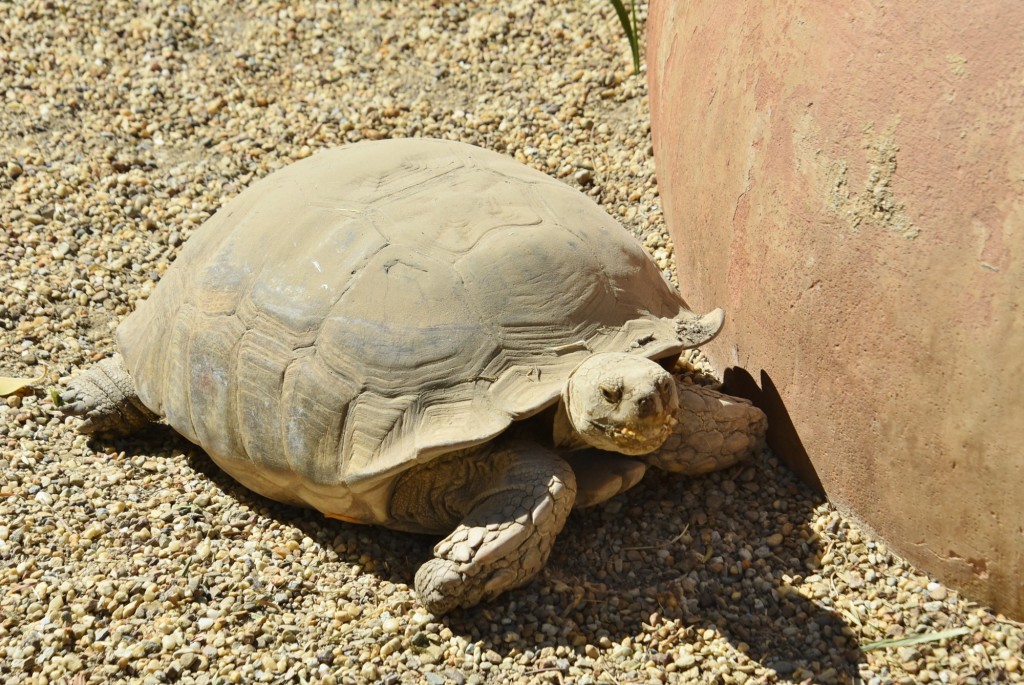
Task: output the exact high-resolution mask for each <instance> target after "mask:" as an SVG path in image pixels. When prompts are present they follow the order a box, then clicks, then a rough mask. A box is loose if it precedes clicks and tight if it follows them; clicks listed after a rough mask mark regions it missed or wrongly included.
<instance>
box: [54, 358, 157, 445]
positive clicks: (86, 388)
mask: <svg viewBox="0 0 1024 685" xmlns="http://www.w3.org/2000/svg"><path fill="white" fill-rule="evenodd" d="M60 399H61V402H62V406H61V411H62V412H64V415H65V416H77V417H79V418H81V419H82V425H81V426H80V427H79V429H78V430H79V431H81V432H82V433H99V434H104V435H124V434H127V433H131V432H132V431H135V430H138V429H140V428H142V427H144V426H145V425H147V424H149V423H150V422H152V421H155V420H156V419H157V418H158V417H157V416H156V414H154V413H153V412H151V411H150V410H149V409H147V408H146V406H145V405H144V404H142V400H140V399H139V396H138V395H137V394H136V392H135V384H134V383H133V382H132V378H131V376H129V375H128V370H127V369H125V367H124V362H123V361H122V360H121V355H119V354H115V355H114V356H113V357H111V358H109V359H104V360H103V361H101V362H99V363H98V364H96V365H95V366H93V367H92V368H90V369H89V370H87V371H86V372H85V373H83V374H81V375H80V376H78V377H77V378H75V379H73V380H72V381H71V383H69V384H68V389H67V390H65V391H64V392H63V393H61V395H60Z"/></svg>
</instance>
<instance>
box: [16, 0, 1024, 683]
mask: <svg viewBox="0 0 1024 685" xmlns="http://www.w3.org/2000/svg"><path fill="white" fill-rule="evenodd" d="M338 5H341V6H340V7H339V6H338ZM2 6H3V10H2V13H0V14H2V21H3V28H2V31H0V92H2V94H3V101H2V106H3V116H2V117H0V124H2V130H0V223H2V225H3V228H4V231H3V234H2V235H0V260H2V261H0V297H2V299H0V374H2V375H8V376H29V377H31V376H35V375H36V374H37V372H38V371H39V370H40V369H41V368H44V369H46V372H47V374H48V376H47V380H46V381H45V382H40V383H39V384H38V385H37V389H36V390H34V391H28V392H23V393H21V394H18V395H13V396H10V397H7V398H4V399H2V400H0V446H2V447H3V449H2V451H0V583H2V585H0V587H2V588H3V592H2V597H0V679H2V680H4V681H5V682H11V683H21V682H26V683H61V682H64V683H75V684H76V685H81V684H83V683H111V682H143V683H163V682H180V683H224V682H228V683H247V682H321V683H335V682H337V683H364V682H366V683H370V682H381V683H391V684H394V683H430V684H431V685H439V684H441V683H511V682H526V683H577V684H578V685H585V684H586V683H627V682H645V683H647V682H654V683H657V682H680V683H689V682H695V683H763V682H767V683H772V682H794V683H808V682H817V683H853V682H865V683H872V684H880V683H893V682H897V683H917V682H920V683H927V682H942V683H994V682H1021V681H1022V680H1024V674H1022V666H1021V660H1022V652H1021V642H1022V638H1024V631H1022V629H1021V626H1020V625H1018V624H1014V623H1012V622H1010V621H1007V620H1005V619H1004V618H1003V617H1001V616H997V615H994V614H992V613H991V612H989V611H987V610H986V609H984V608H982V607H979V606H977V605H974V604H972V603H970V602H968V601H966V600H964V599H963V598H961V597H960V596H958V595H957V594H956V593H955V592H953V591H951V590H948V589H947V588H945V587H943V586H942V585H940V584H938V583H935V582H932V581H931V580H930V579H929V578H928V577H927V576H925V575H923V574H921V573H919V572H918V571H916V570H915V569H913V568H911V567H910V566H909V565H907V564H906V563H905V562H903V561H902V560H900V559H899V558H898V557H896V556H895V555H894V554H892V553H891V552H890V551H889V550H887V549H886V547H885V545H884V544H881V543H879V542H876V541H873V540H872V539H870V538H869V537H868V536H867V535H866V534H864V533H862V532H861V531H859V530H858V529H857V528H856V526H855V525H853V524H852V523H850V522H849V521H847V520H845V519H844V518H843V517H841V516H840V515H839V514H838V513H837V512H836V511H834V510H833V509H832V508H831V507H830V506H829V505H828V504H826V503H824V502H822V501H821V500H820V499H819V498H818V497H816V496H815V495H814V494H813V493H811V492H810V491H808V490H807V489H806V488H804V487H803V486H802V485H800V484H799V483H798V482H797V481H796V480H795V479H794V478H793V476H792V475H790V474H789V473H788V472H787V471H786V470H784V469H783V468H782V467H781V466H780V465H779V463H778V462H777V461H776V459H775V458H774V457H773V456H772V455H771V454H765V455H763V456H762V457H761V458H759V459H758V460H757V461H756V462H755V463H752V464H747V465H745V466H740V467H737V468H734V469H731V470H729V471H726V472H723V473H719V474H713V475H711V476H709V477H706V478H702V479H696V480H687V479H683V478H677V477H671V476H660V477H649V478H648V479H647V480H645V482H644V483H643V484H642V485H641V486H639V487H637V488H636V489H634V490H633V491H631V492H630V493H627V494H626V495H624V496H622V497H620V498H618V499H616V500H613V501H611V502H609V503H607V504H606V505H604V506H601V507H598V508H596V509H593V510H589V511H584V512H576V513H574V514H573V516H572V517H571V518H570V520H569V523H568V525H567V527H566V529H565V531H564V533H563V534H562V537H561V539H560V540H559V544H558V545H557V546H556V550H555V552H554V554H553V556H552V559H551V562H550V564H549V565H548V568H547V569H546V571H545V572H544V573H543V574H542V575H541V577H539V578H538V579H537V580H536V581H534V582H533V583H531V584H530V585H528V586H527V587H525V588H523V589H521V590H519V591H515V592H512V593H508V594H506V595H504V596H502V597H501V598H499V599H498V600H497V601H495V602H493V603H491V604H488V605H485V606H482V607H478V608H476V609H474V610H470V611H462V612H458V613H455V614H453V615H451V616H448V617H445V618H443V619H438V618H435V617H433V616H431V615H430V614H428V613H426V612H425V611H424V610H423V609H422V608H421V607H419V606H418V604H417V601H416V598H415V596H414V594H413V592H412V591H411V590H410V587H409V584H410V583H411V580H412V578H413V574H414V571H415V568H416V566H417V565H418V563H420V562H421V561H423V560H425V559H427V558H428V557H429V555H430V549H431V546H432V542H433V541H432V540H430V539H428V538H424V537H417V536H411V535H403V534H397V533H391V532H388V531H383V530H376V529H371V528H363V527H357V526H350V525H346V524H342V523H339V522H334V521H326V520H324V519H322V518H321V517H320V516H319V515H316V514H314V513H311V512H307V511H303V510H296V509H291V508H287V507H283V506H279V505H276V504H274V503H272V502H268V501H266V500H264V499H261V498H259V497H258V496H255V495H252V494H250V493H248V492H246V491H244V490H243V489H241V488H240V487H239V486H237V485H235V484H234V483H233V482H232V481H230V480H229V479H227V478H226V477H225V476H223V475H222V474H221V473H220V472H218V471H217V470H216V469H215V468H214V467H213V466H211V464H210V463H209V462H208V461H207V460H206V458H205V457H204V456H203V455H202V453H201V452H199V451H198V450H197V449H195V448H194V447H193V446H191V445H190V444H189V443H187V442H185V441H184V440H182V439H180V438H178V437H176V436H175V435H174V434H172V433H171V432H169V431H166V430H163V429H160V428H155V429H153V430H152V431H151V432H149V433H148V434H146V435H141V436H138V437H136V438H134V439H132V440H126V441H121V442H117V443H89V442H88V441H86V439H84V438H83V437H81V436H78V435H76V434H75V432H74V430H73V425H68V426H66V425H65V424H64V423H63V422H62V421H61V420H60V419H58V418H56V417H55V416H54V412H53V406H52V403H51V400H50V399H49V393H48V388H51V387H59V386H60V385H61V383H62V382H63V381H62V379H66V377H67V376H69V375H70V374H72V373H73V372H74V370H75V369H78V368H81V367H83V366H85V365H87V364H88V363H90V362H92V361H94V360H96V359H99V358H102V357H103V356H106V355H108V354H110V353H111V352H112V350H113V348H112V341H111V332H112V329H113V327H114V326H115V325H116V324H117V322H118V321H119V320H120V319H121V318H122V317H124V316H125V315H126V314H128V313H129V312H130V311H131V310H132V308H133V306H134V304H135V302H136V300H138V299H139V298H142V297H145V295H146V294H147V293H148V292H149V291H150V289H151V288H152V287H153V285H154V283H155V281H156V280H158V279H159V276H160V274H161V273H162V272H163V271H164V269H166V267H167V265H168V263H169V262H170V261H171V260H173V258H174V256H175V254H176V252H177V249H178V247H179V246H180V244H181V243H182V242H183V241H184V240H186V239H187V238H188V236H189V234H190V232H191V231H192V230H194V228H195V227H196V226H198V225H199V224H201V223H202V222H203V221H204V220H205V219H206V218H207V217H208V216H210V214H211V213H212V212H214V211H215V210H216V209H217V207H218V206H219V205H220V204H221V203H222V202H224V201H225V200H226V199H228V198H230V197H231V196H233V195H234V194H235V193H237V192H238V191H239V190H240V189H241V188H243V187H245V186H246V185H247V184H249V183H250V182H251V181H253V180H254V179H256V178H258V177H261V176H263V175H265V174H267V173H268V172H270V171H272V170H273V169H276V168H279V167H281V166H283V165H285V164H287V163H289V162H290V161H293V160H295V159H298V158H301V157H305V156H308V155H310V154H312V153H314V152H315V151H316V150H318V149H321V148H324V147H328V146H332V145H338V144H341V143H344V142H347V141H356V140H361V139H366V138H371V139H372V138H382V137H400V136H435V137H445V138H453V139H459V140H463V141H467V142H472V143H476V144H479V145H483V146H485V147H489V148H492V149H496V150H500V151H504V152H506V153H508V154H510V155H514V156H515V157H516V158H518V159H520V160H521V161H524V162H527V163H529V164H531V165H533V166H535V167H537V168H539V169H542V170H544V171H546V172H548V173H550V174H552V175H554V176H557V177H559V178H562V179H564V180H565V181H566V182H567V183H569V184H572V185H574V186H577V187H579V188H581V189H582V190H584V191H585V192H587V193H588V194H590V195H591V196H592V197H594V198H595V199H596V200H597V201H599V202H600V203H602V204H603V205H604V206H605V207H606V208H607V209H608V211H609V212H611V213H612V214H613V215H615V216H617V217H620V218H621V219H622V221H623V223H624V224H625V225H626V226H627V227H628V228H630V229H631V230H632V231H633V232H634V233H636V234H637V235H638V236H639V237H640V238H641V239H642V240H643V242H644V243H645V244H646V245H647V246H648V247H649V248H650V249H651V251H652V253H653V254H654V255H655V258H656V259H658V260H659V263H660V264H661V265H662V266H663V268H666V269H670V268H671V254H672V248H671V246H670V244H669V242H668V237H667V234H666V232H665V228H664V224H663V221H662V216H661V213H660V211H659V205H658V196H657V188H656V185H655V180H654V175H653V163H652V158H651V148H650V131H649V126H648V124H647V121H648V116H647V101H646V85H645V83H644V81H643V79H642V78H639V79H638V78H634V77H632V76H631V75H630V73H629V61H628V51H627V47H626V44H625V41H624V39H623V38H622V36H621V33H620V31H619V29H618V27H617V25H616V23H615V19H614V15H613V13H612V11H611V9H610V7H609V6H608V4H607V3H605V2H596V3H590V2H588V3H583V2H553V1H550V2H533V1H531V2H525V1H524V0H509V1H508V2H500V3H498V2H480V3H473V2H468V1H462V0H459V1H458V2H446V1H445V2H440V1H435V2H433V3H428V2H420V1H413V0H407V1H405V2H401V3H385V2H359V3H348V2H341V3H334V2H319V3H317V2H309V1H306V0H301V1H300V0H296V1H294V2H276V3H272V2H260V3H256V2H243V3H237V4H231V3H222V2H213V1H211V0H199V1H195V2H175V3H170V2H145V1H143V2H127V1H126V0H115V1H107V2H102V3H100V2H95V3H92V2H72V1H70V0H67V1H62V0H47V1H38V2H32V1H27V2H19V1H16V2H14V3H13V4H12V3H10V2H5V3H3V5H2ZM682 286H683V291H684V292H685V291H686V287H687V283H686V278H685V275H684V277H683V279H682ZM70 423H73V422H70ZM949 630H955V633H954V634H953V636H952V637H946V638H944V639H941V640H940V639H927V640H926V641H924V642H920V643H918V644H913V645H904V646H889V647H882V648H878V649H873V650H872V649H868V647H869V646H870V643H872V642H876V641H880V640H885V639H891V638H899V637H909V636H915V635H917V636H924V637H926V638H927V637H928V636H929V635H931V634H933V633H937V632H941V631H949Z"/></svg>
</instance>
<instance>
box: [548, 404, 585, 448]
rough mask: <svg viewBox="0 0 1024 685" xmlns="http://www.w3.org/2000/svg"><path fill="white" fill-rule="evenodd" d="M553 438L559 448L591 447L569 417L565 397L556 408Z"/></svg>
mask: <svg viewBox="0 0 1024 685" xmlns="http://www.w3.org/2000/svg"><path fill="white" fill-rule="evenodd" d="M551 440H552V442H553V443H554V447H555V449H557V450H565V451H567V452H570V451H572V450H581V449H585V448H587V447H590V445H589V444H587V442H586V441H585V440H584V439H583V437H582V436H581V435H580V434H579V432H578V431H577V430H576V428H575V427H574V426H573V425H572V421H571V420H570V419H569V412H568V410H567V409H566V407H565V399H562V400H561V401H559V403H558V408H557V409H555V420H554V421H553V422H552V427H551Z"/></svg>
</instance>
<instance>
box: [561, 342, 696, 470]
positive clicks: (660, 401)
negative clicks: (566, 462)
mask: <svg viewBox="0 0 1024 685" xmlns="http://www.w3.org/2000/svg"><path fill="white" fill-rule="evenodd" d="M562 403H563V405H564V408H565V412H566V414H567V416H568V418H569V421H570V423H571V424H572V427H573V429H574V430H575V432H576V433H577V434H578V435H579V437H580V438H581V439H582V440H583V441H584V442H586V443H587V444H588V445H590V446H591V447H596V448H598V449H602V450H609V451H612V452H620V453H622V454H629V455H640V454H649V453H650V452H653V451H654V450H656V449H658V448H659V447H661V445H662V443H664V442H665V440H666V439H667V438H668V436H669V435H670V434H671V433H672V429H673V428H674V427H675V425H676V421H677V419H676V413H677V412H678V410H679V395H678V394H677V391H676V384H675V381H674V380H673V379H672V376H671V374H669V373H668V372H667V371H665V369H663V368H661V366H660V365H658V363H657V362H653V361H651V360H650V359H647V358H645V357H641V356H638V355H633V354H620V353H612V352H603V353H598V354H594V355H591V356H590V357H588V358H587V360H586V361H584V362H583V363H582V364H580V365H579V366H578V367H576V369H575V370H574V371H573V372H572V374H571V375H570V376H569V380H568V382H567V383H566V385H565V388H564V389H563V390H562Z"/></svg>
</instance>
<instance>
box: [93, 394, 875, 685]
mask: <svg viewBox="0 0 1024 685" xmlns="http://www.w3.org/2000/svg"><path fill="white" fill-rule="evenodd" d="M768 387H770V385H769V386H768ZM738 394H746V393H743V392H740V393H738ZM776 421H778V419H776ZM775 425H779V424H778V423H777V424H775ZM154 431H157V432H161V433H163V432H164V431H166V435H161V436H160V437H158V438H154V437H152V436H150V437H149V438H147V437H146V434H141V435H137V436H134V437H133V438H129V439H123V440H117V441H114V442H110V443H108V444H109V445H112V446H113V447H114V448H115V449H117V450H119V451H120V450H125V451H126V452H128V453H129V454H131V453H132V452H134V451H145V447H144V445H146V444H147V443H148V444H150V445H151V444H152V442H150V440H160V441H161V442H164V444H166V442H165V441H166V440H167V439H168V437H169V435H173V433H172V432H171V431H170V430H169V429H162V428H155V429H154ZM178 440H180V447H181V449H182V450H183V451H184V452H185V453H186V454H187V455H188V461H189V463H190V465H191V466H192V468H194V469H195V470H196V471H197V472H199V473H201V474H203V475H205V476H206V477H208V478H209V479H210V480H211V481H213V482H214V483H215V484H216V485H217V487H219V488H220V489H222V490H223V491H224V492H225V493H226V494H228V495H230V496H231V497H233V498H235V499H237V500H239V501H240V502H242V503H244V504H245V505H246V507H247V508H248V509H249V510H251V511H252V513H253V515H254V516H257V515H258V516H268V517H271V518H273V519H275V520H277V521H279V522H280V523H282V524H286V525H293V526H296V527H298V528H299V529H301V530H302V532H303V533H304V534H305V535H307V536H309V537H310V538H312V539H313V540H314V541H316V542H317V543H318V544H320V545H322V546H323V547H324V548H326V549H329V550H333V551H334V553H335V554H336V559H337V560H338V561H341V562H346V563H349V564H359V565H360V566H361V567H362V568H363V569H364V570H365V571H366V572H370V573H373V574H374V575H375V576H377V577H378V578H382V579H385V580H389V581H391V582H394V583H404V584H407V585H409V586H411V585H412V583H413V578H414V576H415V572H416V569H417V567H418V566H419V565H420V564H421V563H422V562H424V561H426V560H427V559H429V558H430V556H431V553H432V548H433V545H434V543H435V542H436V539H435V538H432V537H428V536H420V535H411V534H405V533H398V532H393V531H388V530H384V529H381V528H375V527H369V526H357V525H351V524H346V523H342V522H339V521H332V520H327V519H324V518H323V517H321V516H320V515H319V514H318V513H316V512H312V511H309V510H303V509H298V508H294V507H289V506H286V505H281V504H278V503H275V502H272V501H270V500H267V499H265V498H263V497H260V496H259V495H256V494H254V493H252V492H250V491H249V490H247V489H245V488H244V487H242V486H241V485H239V484H238V483H237V482H236V481H234V480H233V479H231V478H230V477H229V476H227V475H226V474H225V473H224V472H222V471H221V470H220V469H219V468H217V467H216V465H214V464H213V462H212V461H210V460H209V459H208V458H207V457H206V456H205V455H204V454H203V453H202V452H201V451H200V450H199V449H198V448H196V447H194V446H192V445H191V443H188V442H187V441H185V440H184V439H183V438H178ZM822 501H823V500H822V499H821V496H820V495H819V494H817V493H815V492H814V491H813V490H812V489H811V488H809V487H807V486H806V485H804V484H803V483H801V482H800V481H799V480H797V478H796V477H795V476H794V475H793V474H792V473H791V472H790V471H789V470H787V469H786V468H785V467H783V466H782V465H781V464H780V463H779V462H778V460H777V459H776V458H775V457H774V456H772V455H771V454H770V453H766V454H765V455H763V456H762V457H761V458H759V460H758V461H755V462H753V463H747V464H741V465H738V466H736V467H733V468H732V469H729V470H726V471H723V472H720V473H715V474H710V475H708V476H704V477H701V478H695V479H689V478H685V477H681V476H675V475H670V474H662V473H659V472H649V473H648V476H647V477H646V478H645V479H644V481H643V482H642V483H641V484H640V485H638V486H637V487H636V488H634V489H633V490H631V491H630V492H627V493H625V494H624V495H621V496H619V497H618V498H615V499H613V500H611V501H609V502H606V503H605V504H603V505H600V506H598V507H595V508H592V509H587V510H576V511H574V512H573V513H572V515H571V516H570V518H569V521H568V523H567V525H566V527H565V529H564V530H563V532H562V534H561V535H560V537H559V540H558V542H557V543H556V545H555V549H554V551H553V553H552V557H551V559H550V561H549V563H548V565H547V567H546V568H545V570H544V571H543V572H542V574H541V575H540V577H539V578H537V579H535V580H534V581H533V582H531V583H530V584H528V585H527V586H525V587H523V588H520V589H518V590H515V591H512V592H509V593H506V594H504V595H502V596H500V597H498V598H497V599H496V600H494V601H493V602H490V603H486V604H484V605H481V606H479V607H475V608H473V609H469V610H460V611H456V612H454V613H452V614H450V615H449V616H445V617H443V618H442V619H440V620H441V622H442V623H444V624H446V625H447V626H448V627H449V628H450V629H451V631H452V632H453V633H454V634H456V635H462V636H463V637H465V638H466V639H467V640H468V641H470V642H476V641H480V642H482V643H483V645H484V649H485V650H491V651H493V652H495V653H496V654H497V655H498V656H500V657H502V658H504V657H512V658H513V659H515V658H516V657H517V656H519V655H522V654H525V653H528V652H529V653H532V654H534V655H536V654H538V653H539V652H540V650H542V649H543V648H545V647H554V648H558V647H562V648H563V650H561V651H560V652H559V653H560V654H571V655H575V656H574V657H573V660H572V661H570V660H569V659H566V658H564V657H559V656H552V657H550V658H548V659H542V660H540V661H538V662H532V661H531V663H535V666H534V670H532V671H530V672H529V674H535V675H541V674H547V673H550V674H555V673H560V674H562V675H565V676H567V675H568V669H569V668H570V666H576V667H577V668H586V664H587V662H586V659H587V658H596V657H597V656H599V655H600V654H604V655H605V656H606V657H608V656H609V655H610V656H611V661H612V662H613V663H615V665H616V670H615V672H614V673H613V674H609V675H612V677H614V678H616V679H623V678H624V679H627V680H628V679H629V678H630V677H631V676H635V678H636V679H638V680H641V681H646V680H649V674H648V672H647V669H649V668H652V669H654V670H657V671H663V670H664V669H666V668H668V667H669V666H670V664H674V666H672V667H671V668H672V670H675V671H677V672H678V673H680V674H686V677H689V678H697V677H699V678H701V679H702V680H701V681H702V682H703V681H704V679H706V678H708V677H709V676H710V672H711V669H717V670H719V671H720V670H723V669H727V670H729V671H731V672H735V671H737V670H739V671H742V670H747V672H752V671H753V669H754V667H755V666H756V665H758V664H759V665H761V666H763V667H765V668H770V669H773V670H774V671H775V672H776V673H777V674H778V676H779V678H780V679H782V680H784V681H793V682H802V681H807V682H821V683H842V684H846V683H857V682H860V680H859V677H858V663H859V662H860V661H861V660H862V659H863V654H862V653H861V652H860V651H859V649H858V648H857V644H856V638H855V635H854V633H853V631H852V630H851V629H850V627H849V626H848V625H847V624H846V622H845V621H844V620H843V618H841V616H840V615H839V613H837V612H836V611H833V610H831V609H829V608H828V604H829V603H830V600H829V599H828V597H827V595H824V596H819V599H817V600H816V601H811V600H810V599H807V598H806V597H805V596H804V594H802V593H804V592H808V591H807V590H798V589H797V588H799V587H804V588H806V587H808V586H811V585H817V587H823V586H824V587H827V580H822V579H820V578H819V579H817V580H816V581H815V579H814V577H815V573H816V570H815V569H816V568H818V565H819V560H820V558H821V556H822V554H823V553H824V550H822V549H820V545H819V544H818V542H817V535H816V534H815V532H814V531H813V530H812V528H811V527H810V523H811V521H812V520H813V519H814V517H815V511H814V510H815V508H816V507H818V506H819V505H820V504H821V503H822ZM818 583H822V584H823V585H818ZM350 599H352V600H353V601H359V602H364V603H368V602H372V601H374V597H373V596H372V593H370V592H368V594H367V596H366V597H352V598H350ZM718 636H721V638H724V640H725V641H726V642H727V644H728V647H729V648H728V649H725V650H724V651H723V649H722V647H723V645H722V643H721V640H718V639H717V637H718ZM713 641H716V644H714V645H712V644H711V643H712V642H713ZM414 642H415V640H414ZM595 650H596V651H595ZM719 657H724V658H725V659H727V660H729V661H727V662H725V663H723V662H721V661H717V659H718V658H719ZM730 661H731V663H729V662H730ZM634 672H635V673H634ZM599 675H600V674H599V672H598V671H597V668H595V670H594V676H595V677H597V678H599ZM552 677H554V676H552ZM709 682H719V681H718V680H714V679H712V680H710V681H709Z"/></svg>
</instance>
